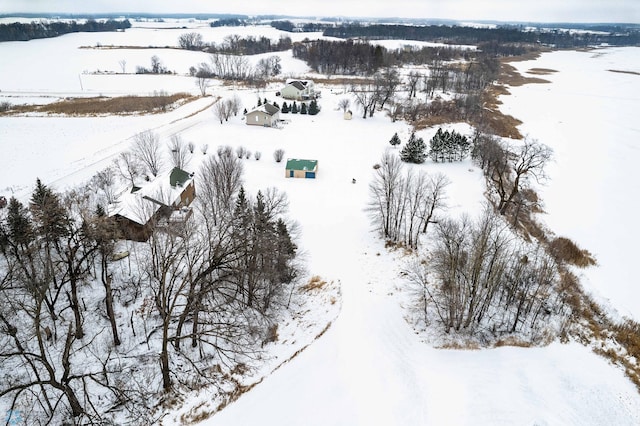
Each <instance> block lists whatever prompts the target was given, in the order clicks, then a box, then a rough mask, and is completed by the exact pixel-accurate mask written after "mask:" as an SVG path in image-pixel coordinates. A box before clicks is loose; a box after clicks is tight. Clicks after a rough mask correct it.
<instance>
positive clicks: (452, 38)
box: [323, 23, 640, 48]
mask: <svg viewBox="0 0 640 426" xmlns="http://www.w3.org/2000/svg"><path fill="white" fill-rule="evenodd" d="M323 35H325V36H329V37H338V38H366V39H370V40H375V39H400V40H419V41H433V42H443V43H450V44H471V45H478V44H479V43H491V42H497V43H499V45H505V46H512V45H514V44H520V45H522V44H531V45H546V46H554V47H558V48H569V47H584V46H593V45H599V44H603V43H606V44H611V45H615V46H634V45H637V44H638V42H640V31H638V30H637V29H636V30H634V29H627V30H626V31H623V32H619V31H613V30H612V31H610V32H607V33H601V32H589V31H584V32H582V31H580V32H572V31H567V30H560V29H554V30H544V29H543V30H541V29H536V30H532V31H530V30H527V31H524V30H523V29H522V28H520V27H518V26H507V25H505V26H498V27H496V28H477V27H471V26H447V25H399V24H397V25H387V24H385V25H378V24H375V25H361V24H358V23H350V24H343V25H339V26H333V27H329V28H327V29H325V30H324V32H323Z"/></svg>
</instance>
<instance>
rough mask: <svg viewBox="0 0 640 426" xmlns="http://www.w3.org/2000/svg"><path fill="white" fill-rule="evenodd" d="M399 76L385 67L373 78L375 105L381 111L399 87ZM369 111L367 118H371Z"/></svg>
mask: <svg viewBox="0 0 640 426" xmlns="http://www.w3.org/2000/svg"><path fill="white" fill-rule="evenodd" d="M400 83H401V82H400V76H399V75H398V71H397V70H395V69H393V68H391V67H387V68H385V69H384V71H382V73H378V74H376V75H375V76H374V87H375V92H376V103H378V104H379V106H378V107H379V108H380V109H381V110H382V109H383V108H384V106H385V104H386V103H387V102H388V101H389V100H391V99H393V97H394V95H395V93H396V90H397V89H398V86H400ZM371 112H372V111H371V109H370V110H369V116H370V117H371V116H373V114H372V113H371Z"/></svg>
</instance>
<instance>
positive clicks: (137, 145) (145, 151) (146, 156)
mask: <svg viewBox="0 0 640 426" xmlns="http://www.w3.org/2000/svg"><path fill="white" fill-rule="evenodd" d="M132 152H133V155H135V156H136V157H137V158H138V160H139V161H140V162H141V163H142V164H144V165H145V166H146V167H147V169H148V171H149V172H150V173H151V174H152V175H153V176H158V173H159V172H160V169H161V168H162V155H161V152H160V141H159V139H158V135H157V134H155V133H153V132H152V131H151V130H147V131H144V132H141V133H138V134H137V135H135V137H134V139H133V147H132Z"/></svg>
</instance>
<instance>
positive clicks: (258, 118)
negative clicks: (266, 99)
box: [245, 104, 280, 127]
mask: <svg viewBox="0 0 640 426" xmlns="http://www.w3.org/2000/svg"><path fill="white" fill-rule="evenodd" d="M245 119H246V120H247V125H249V126H264V127H275V125H276V123H277V122H278V120H279V119H280V108H278V107H277V106H274V105H271V104H263V105H260V106H259V107H257V108H255V109H253V110H251V111H249V112H248V113H246V114H245Z"/></svg>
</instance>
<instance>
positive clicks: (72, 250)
mask: <svg viewBox="0 0 640 426" xmlns="http://www.w3.org/2000/svg"><path fill="white" fill-rule="evenodd" d="M242 176H243V168H242V163H241V161H240V160H239V159H238V158H237V157H236V156H235V155H233V154H232V152H231V150H230V149H228V150H227V149H221V150H219V152H218V153H217V154H216V155H211V156H209V157H208V158H207V160H205V161H204V163H203V166H202V168H201V169H200V170H199V171H198V182H197V183H198V192H199V198H198V200H199V201H198V202H197V203H196V204H194V206H195V207H194V209H193V215H194V217H193V218H192V219H191V220H189V221H187V222H185V223H183V224H182V225H178V224H176V225H174V226H171V227H159V228H157V229H156V230H155V231H154V232H153V233H152V235H151V236H150V238H149V240H148V241H147V242H143V243H136V244H126V245H125V244H124V243H123V242H122V241H120V240H119V238H120V233H119V230H118V227H117V226H116V224H115V223H114V222H113V221H112V220H110V219H109V218H108V217H107V215H106V208H105V207H103V206H104V204H103V203H104V199H103V198H101V196H100V193H101V192H100V191H99V190H98V188H97V187H94V186H93V185H96V183H95V181H94V182H92V183H91V184H90V185H87V186H86V187H82V188H77V189H74V190H71V191H69V192H65V193H57V192H55V191H54V190H52V189H51V188H50V187H48V186H47V185H45V184H44V183H42V182H41V181H39V180H38V181H37V183H36V187H35V189H34V191H33V193H32V195H31V198H30V200H29V202H28V204H26V205H25V204H23V203H22V202H20V201H19V200H17V199H15V198H11V200H10V201H9V205H8V207H7V208H6V209H4V210H3V211H2V216H1V217H0V265H1V268H0V269H1V271H2V273H1V275H0V360H1V363H0V364H1V365H2V372H1V374H2V380H0V400H1V401H2V403H3V407H6V408H8V409H10V410H13V411H15V412H20V415H21V418H22V420H23V421H25V422H26V423H29V424H39V423H55V424H64V423H69V422H73V423H76V424H87V423H91V424H94V423H95V424H103V423H113V422H116V420H114V419H115V417H114V416H118V415H121V416H124V417H126V418H127V419H138V420H139V421H137V420H133V422H134V423H136V422H138V423H144V422H153V421H154V409H155V408H156V407H157V406H158V405H159V404H160V403H161V401H162V400H163V398H164V396H163V395H170V394H171V392H172V391H179V390H188V389H194V388H197V387H200V386H202V385H206V384H216V383H220V380H223V377H225V375H226V374H229V373H230V372H231V371H232V370H233V371H236V370H234V369H235V368H238V365H244V364H246V363H248V362H250V360H251V359H252V358H255V357H257V356H258V355H259V352H260V347H261V345H262V344H263V343H264V342H266V341H269V339H273V336H274V327H276V328H277V321H278V315H279V312H281V310H282V309H286V306H287V304H288V303H289V300H290V298H291V296H292V295H293V293H292V289H293V287H292V286H293V283H294V282H295V280H296V278H297V277H298V275H299V272H300V265H299V264H298V261H297V247H296V244H295V242H294V236H293V234H292V231H294V230H295V227H293V223H292V222H291V221H290V219H288V218H287V215H286V212H287V199H286V196H285V195H284V194H282V193H280V192H278V191H277V190H275V189H272V188H269V189H266V190H263V191H259V192H258V193H257V194H255V195H249V194H248V193H247V192H246V191H245V190H244V189H243V186H242V181H243V178H242ZM141 208H142V206H141ZM125 247H126V249H127V251H126V252H123V251H122V250H123V248H125ZM155 420H157V419H155Z"/></svg>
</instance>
